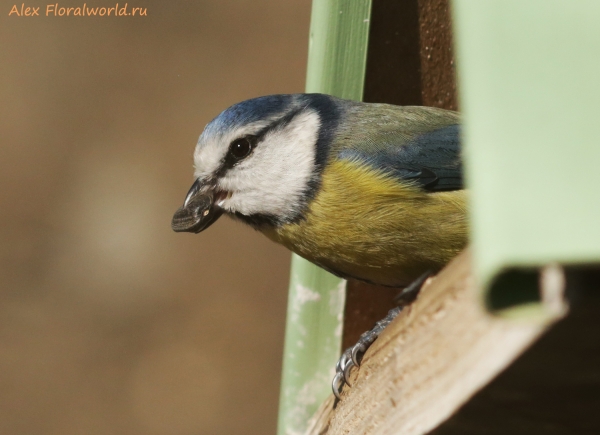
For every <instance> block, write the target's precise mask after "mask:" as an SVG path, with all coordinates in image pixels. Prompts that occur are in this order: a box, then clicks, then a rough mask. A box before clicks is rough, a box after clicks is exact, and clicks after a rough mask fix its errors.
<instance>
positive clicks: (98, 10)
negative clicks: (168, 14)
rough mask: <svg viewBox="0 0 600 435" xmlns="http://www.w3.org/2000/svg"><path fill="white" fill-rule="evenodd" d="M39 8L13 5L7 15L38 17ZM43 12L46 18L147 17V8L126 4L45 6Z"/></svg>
mask: <svg viewBox="0 0 600 435" xmlns="http://www.w3.org/2000/svg"><path fill="white" fill-rule="evenodd" d="M40 8H41V6H38V7H35V6H25V3H21V5H16V4H15V5H13V6H12V8H11V9H10V12H9V13H8V15H9V16H17V17H36V16H37V17H39V16H40ZM44 12H45V16H46V17H64V16H67V17H69V16H70V17H93V16H100V17H104V16H106V17H131V16H146V15H148V10H147V8H130V7H129V6H128V4H127V3H125V4H124V5H121V6H119V3H116V4H115V6H114V7H109V8H107V7H89V6H88V5H87V3H84V4H83V5H82V6H76V7H62V6H59V4H58V3H53V4H49V5H46V10H45V11H42V13H44Z"/></svg>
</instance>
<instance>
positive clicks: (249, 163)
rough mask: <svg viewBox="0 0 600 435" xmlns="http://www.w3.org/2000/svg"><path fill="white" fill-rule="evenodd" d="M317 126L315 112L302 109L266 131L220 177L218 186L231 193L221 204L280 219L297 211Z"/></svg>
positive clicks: (312, 166)
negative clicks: (285, 123)
mask: <svg viewBox="0 0 600 435" xmlns="http://www.w3.org/2000/svg"><path fill="white" fill-rule="evenodd" d="M319 126H320V121H319V116H318V115H317V113H315V112H314V111H306V112H303V113H300V114H298V115H296V116H295V117H294V118H293V119H292V121H291V122H290V123H289V124H287V125H286V126H284V127H283V128H280V129H276V130H274V131H272V132H270V133H269V134H267V135H266V136H265V138H264V139H263V140H262V141H261V142H260V143H259V144H258V145H257V146H256V149H255V150H254V152H253V153H252V155H251V156H250V157H248V158H247V160H244V161H242V162H240V163H239V164H238V165H236V166H234V167H233V168H232V169H230V170H229V171H227V173H226V174H225V176H224V177H223V178H222V179H221V180H220V182H219V187H220V188H221V189H223V190H227V191H229V192H232V196H231V198H229V199H227V200H226V201H224V204H223V207H224V208H225V209H226V210H228V211H230V212H240V213H242V214H244V215H252V214H257V213H260V214H270V215H273V216H276V217H278V218H282V219H285V218H291V217H292V216H294V214H296V213H297V212H299V211H300V207H301V206H302V205H303V204H304V202H303V196H304V195H305V192H306V189H307V186H308V183H309V182H310V181H311V178H312V177H313V176H314V170H315V155H316V146H315V144H316V142H317V137H318V134H319Z"/></svg>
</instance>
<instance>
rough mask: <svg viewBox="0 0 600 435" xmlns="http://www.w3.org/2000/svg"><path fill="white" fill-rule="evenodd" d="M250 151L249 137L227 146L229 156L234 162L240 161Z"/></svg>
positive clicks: (250, 142)
mask: <svg viewBox="0 0 600 435" xmlns="http://www.w3.org/2000/svg"><path fill="white" fill-rule="evenodd" d="M251 151H252V141H251V139H250V138H249V137H243V138H241V139H236V140H234V141H233V142H231V145H229V155H230V156H231V157H233V159H234V160H242V159H244V158H246V157H248V156H249V155H250V152H251Z"/></svg>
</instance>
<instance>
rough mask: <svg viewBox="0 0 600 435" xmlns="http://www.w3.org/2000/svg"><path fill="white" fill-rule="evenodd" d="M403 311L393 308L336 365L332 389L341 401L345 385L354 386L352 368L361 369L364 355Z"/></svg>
mask: <svg viewBox="0 0 600 435" xmlns="http://www.w3.org/2000/svg"><path fill="white" fill-rule="evenodd" d="M401 310H402V308H400V307H396V308H392V309H391V310H390V311H389V312H388V315H387V316H386V317H385V318H384V319H383V320H380V321H379V322H377V323H376V324H375V327H374V328H373V329H371V330H370V331H367V332H365V333H364V334H362V335H361V336H360V338H359V339H358V342H357V343H356V344H355V345H354V346H352V347H349V348H348V349H346V350H345V351H344V353H342V356H341V357H340V359H339V360H338V362H337V364H336V365H335V372H336V373H335V376H334V378H333V382H332V383H331V388H332V390H333V394H334V395H335V397H337V398H338V399H340V393H341V391H342V389H343V388H344V385H348V386H349V387H351V386H352V384H351V383H350V371H351V370H352V367H357V368H358V367H360V362H361V360H362V355H363V354H364V353H365V352H366V351H367V349H368V348H369V347H370V346H371V344H373V342H374V341H375V340H376V339H377V337H379V334H381V332H382V331H383V330H384V329H385V327H386V326H387V325H389V324H390V323H391V322H392V320H394V318H395V317H396V316H397V315H398V314H399V313H400V311H401Z"/></svg>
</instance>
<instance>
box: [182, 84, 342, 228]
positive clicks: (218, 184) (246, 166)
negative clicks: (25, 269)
mask: <svg viewBox="0 0 600 435" xmlns="http://www.w3.org/2000/svg"><path fill="white" fill-rule="evenodd" d="M335 106H336V103H335V101H334V100H333V99H332V98H331V97H328V96H326V95H321V94H296V95H271V96H266V97H260V98H255V99H251V100H247V101H243V102H241V103H238V104H236V105H234V106H231V107H229V108H228V109H226V110H225V111H223V112H222V113H221V114H220V115H219V116H217V117H216V118H215V119H214V120H212V121H211V122H210V123H209V124H208V125H207V126H206V128H205V129H204V131H203V132H202V134H201V136H200V138H199V140H198V143H197V145H196V149H195V151H194V166H195V173H194V176H195V182H194V184H193V185H192V187H191V189H190V191H189V192H188V194H187V196H186V198H185V201H184V204H183V206H182V207H181V208H180V209H179V210H177V212H176V213H175V216H174V217H173V222H172V227H173V229H174V230H175V231H187V232H196V233H198V232H200V231H203V230H204V229H206V228H208V227H209V226H210V225H211V224H212V223H213V222H215V221H216V220H217V219H218V218H219V216H221V215H222V214H223V213H225V214H228V215H231V216H233V217H237V218H239V219H241V220H243V221H245V222H247V223H249V224H251V225H253V226H255V227H260V226H263V225H273V226H276V225H280V224H282V223H286V222H291V221H294V220H295V219H298V217H299V216H300V215H301V213H302V211H303V209H304V207H305V206H306V204H307V202H308V201H309V199H310V197H311V192H312V191H313V190H314V189H315V188H316V186H317V185H318V179H319V175H320V169H321V168H322V165H323V163H324V153H323V150H324V148H326V146H327V145H326V144H327V143H328V142H329V141H330V136H331V134H330V132H331V126H332V123H334V122H335V119H336V113H337V110H336V108H335Z"/></svg>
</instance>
